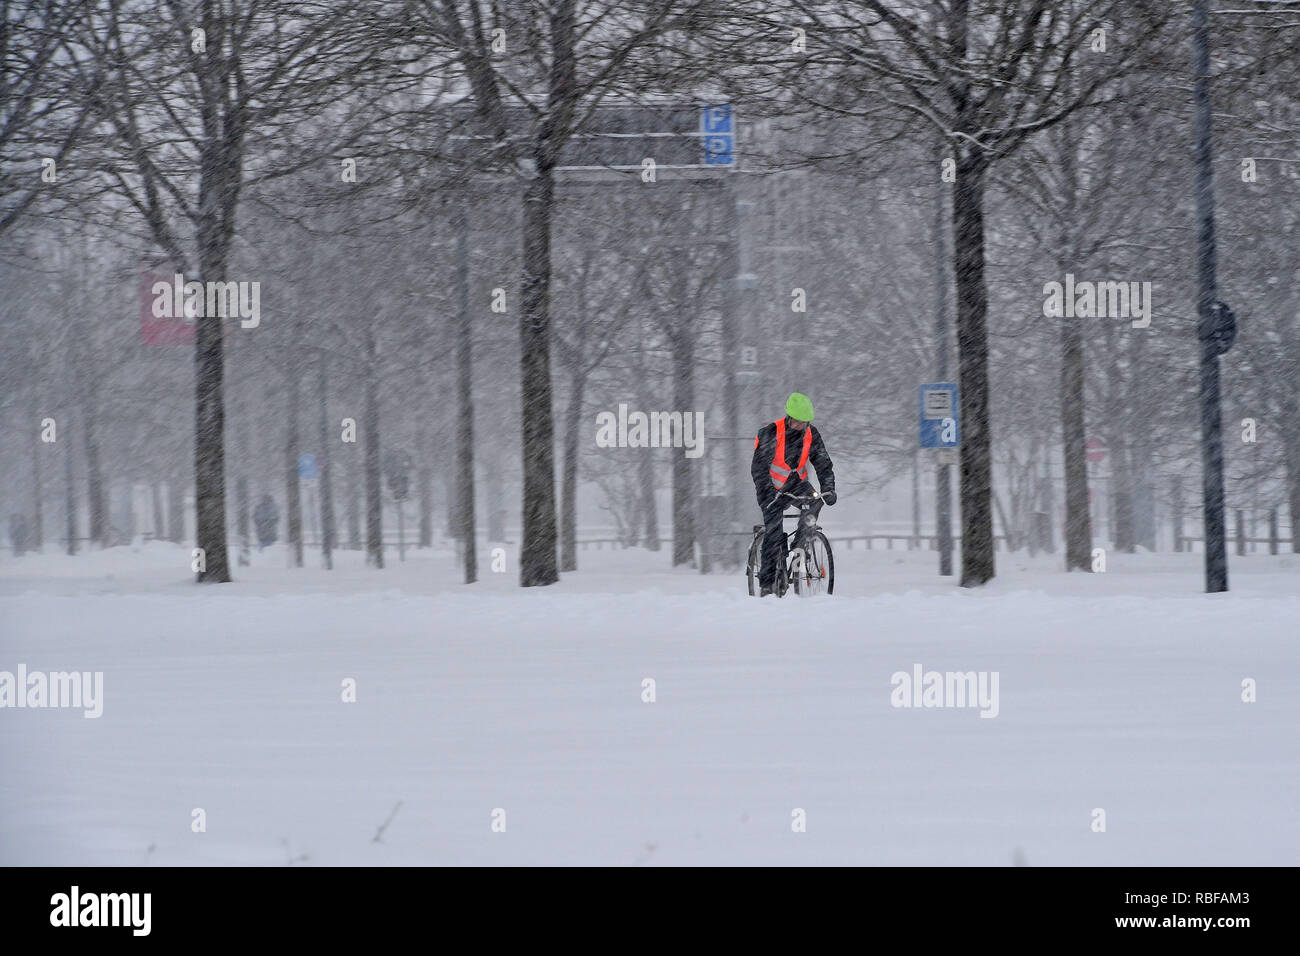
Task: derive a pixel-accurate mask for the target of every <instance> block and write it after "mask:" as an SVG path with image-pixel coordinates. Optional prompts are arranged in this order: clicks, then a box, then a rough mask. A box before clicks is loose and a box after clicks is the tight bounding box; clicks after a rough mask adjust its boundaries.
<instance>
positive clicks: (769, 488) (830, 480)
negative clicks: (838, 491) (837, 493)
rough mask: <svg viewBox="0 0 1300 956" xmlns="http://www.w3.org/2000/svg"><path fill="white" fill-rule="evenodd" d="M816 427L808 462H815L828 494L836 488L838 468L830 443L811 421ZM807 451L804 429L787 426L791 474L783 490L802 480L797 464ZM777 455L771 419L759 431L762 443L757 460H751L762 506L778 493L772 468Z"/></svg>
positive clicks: (821, 481) (823, 487) (755, 458)
mask: <svg viewBox="0 0 1300 956" xmlns="http://www.w3.org/2000/svg"><path fill="white" fill-rule="evenodd" d="M808 427H809V428H811V429H812V447H811V448H809V449H808V464H810V465H812V467H813V469H814V470H815V471H816V472H817V484H818V485H820V486H821V487H820V489H819V490H820V491H821V493H822V494H825V493H826V492H828V491H834V490H835V470H834V467H835V466H834V465H832V464H831V456H830V455H829V454H827V452H826V445H825V444H824V443H823V442H822V436H821V432H819V431H817V427H816V426H815V425H809V426H808ZM802 451H803V432H797V433H796V432H795V431H794V430H793V429H791V428H787V429H786V430H785V463H786V465H787V466H788V467H789V468H790V478H789V480H788V481H786V483H785V488H783V489H782V490H783V491H792V490H793V486H794V485H797V483H798V480H799V479H798V475H796V474H795V471H794V468H795V466H796V465H798V464H799V455H800V453H801V452H802ZM775 455H776V422H768V423H767V424H766V425H764V426H763V427H762V428H760V429H759V431H758V444H757V445H755V447H754V460H753V461H752V462H751V463H750V466H749V473H750V474H751V475H752V476H753V478H754V491H755V492H756V493H757V495H758V504H759V507H764V506H766V505H767V503H768V502H769V501H771V500H772V497H773V495H775V494H776V486H775V485H773V484H772V475H771V474H770V472H769V469H770V468H771V466H772V458H773V457H774V456H775Z"/></svg>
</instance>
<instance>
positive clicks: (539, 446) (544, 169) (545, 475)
mask: <svg viewBox="0 0 1300 956" xmlns="http://www.w3.org/2000/svg"><path fill="white" fill-rule="evenodd" d="M539 152H540V151H539ZM537 160H538V162H537V172H536V176H535V177H534V178H533V179H532V180H530V181H529V183H528V188H527V189H526V190H525V193H524V209H523V234H524V243H523V246H524V247H523V267H524V276H523V288H522V295H521V298H522V300H523V301H522V304H521V311H520V319H519V339H520V353H519V364H520V399H521V402H520V404H521V416H520V417H521V418H522V420H523V421H522V424H523V472H524V488H523V497H524V502H523V504H524V507H523V525H524V526H523V541H522V542H521V543H520V552H519V583H520V585H522V586H523V587H537V586H544V585H547V584H554V583H555V582H556V581H558V580H559V578H560V575H559V568H558V565H557V562H556V553H555V545H556V540H555V538H556V534H555V532H556V528H555V450H554V446H553V443H554V441H555V424H554V419H553V410H552V408H551V354H550V315H549V306H550V301H549V300H550V280H551V206H552V202H553V199H554V192H555V182H554V173H553V171H552V168H551V166H550V161H549V159H547V158H546V157H544V156H540V155H539V156H537Z"/></svg>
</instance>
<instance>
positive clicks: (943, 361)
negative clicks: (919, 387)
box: [934, 189, 952, 577]
mask: <svg viewBox="0 0 1300 956" xmlns="http://www.w3.org/2000/svg"><path fill="white" fill-rule="evenodd" d="M943 195H944V194H943V190H942V189H940V190H938V192H937V193H936V198H935V202H934V342H935V365H936V366H937V368H936V370H935V371H936V373H937V374H938V380H939V381H940V382H946V381H948V271H947V249H946V246H947V243H946V242H945V241H944V222H945V221H946V218H947V215H948V213H947V210H946V209H945V208H944V205H945V204H944V201H943ZM934 499H935V509H934V519H935V524H936V525H937V527H936V528H935V532H936V534H937V535H938V536H939V542H938V544H939V574H941V575H943V576H946V577H951V576H952V468H951V466H949V465H940V466H939V472H938V474H936V475H935V480H934Z"/></svg>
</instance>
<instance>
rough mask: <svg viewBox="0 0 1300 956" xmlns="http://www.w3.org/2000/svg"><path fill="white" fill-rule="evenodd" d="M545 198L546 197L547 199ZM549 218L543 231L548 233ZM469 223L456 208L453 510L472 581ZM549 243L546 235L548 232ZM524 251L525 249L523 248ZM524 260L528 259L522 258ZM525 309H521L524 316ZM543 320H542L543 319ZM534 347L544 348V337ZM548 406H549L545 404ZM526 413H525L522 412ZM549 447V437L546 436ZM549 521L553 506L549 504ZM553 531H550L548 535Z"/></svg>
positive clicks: (474, 553) (474, 570) (474, 565)
mask: <svg viewBox="0 0 1300 956" xmlns="http://www.w3.org/2000/svg"><path fill="white" fill-rule="evenodd" d="M548 201H549V199H548ZM549 230H550V226H549V221H548V224H547V231H548V234H549ZM468 233H469V226H468V222H467V220H466V214H465V210H464V209H463V208H462V209H458V210H457V211H456V286H457V289H458V291H459V299H460V309H459V312H460V314H459V316H458V321H457V325H458V328H457V334H456V387H457V389H458V391H459V392H460V415H459V416H458V418H457V429H456V445H457V448H456V457H457V466H458V467H457V469H456V479H457V480H456V486H457V487H456V498H457V501H456V510H457V514H458V516H459V526H460V527H459V529H458V532H459V535H460V541H461V557H462V559H463V560H464V562H465V583H466V584H473V583H474V582H475V581H477V580H478V551H477V537H478V525H477V522H476V521H475V516H474V323H473V321H472V320H471V318H470V310H469V235H468ZM548 242H549V235H548ZM525 251H526V250H525ZM549 256H550V253H549V250H548V252H547V262H546V271H547V273H548V275H549V272H550V259H549ZM525 261H528V259H527V257H525ZM541 308H542V314H543V316H544V315H545V311H546V303H545V301H543V302H542V306H541ZM526 314H527V310H525V315H526ZM543 321H545V320H543ZM544 338H545V337H544V336H543V341H542V342H541V343H540V344H539V345H538V346H537V347H539V348H541V349H543V350H545V349H546V348H547V343H546V342H545V340H544ZM546 377H547V383H546V387H547V392H548V394H549V391H550V370H549V368H548V369H547V370H546ZM547 408H548V409H549V408H550V405H549V404H548V405H547ZM524 414H525V416H527V414H528V412H527V411H525V412H524ZM548 447H549V439H548ZM554 480H555V478H554V475H552V476H551V482H552V494H554ZM551 518H552V522H553V521H554V505H552V515H551ZM553 536H554V530H552V537H553ZM554 559H555V544H554V541H552V543H551V560H552V561H554Z"/></svg>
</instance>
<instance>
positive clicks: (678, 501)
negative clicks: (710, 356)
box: [672, 326, 701, 567]
mask: <svg viewBox="0 0 1300 956" xmlns="http://www.w3.org/2000/svg"><path fill="white" fill-rule="evenodd" d="M673 407H674V408H675V409H677V410H678V411H680V412H681V413H682V428H683V431H684V430H685V428H686V418H687V416H692V417H693V413H692V411H691V410H692V409H693V408H695V336H694V330H693V329H691V328H689V327H685V328H684V327H680V326H679V335H678V336H677V341H676V342H674V343H673ZM693 437H694V439H695V440H696V441H697V442H698V441H700V440H701V436H700V435H694V436H693ZM672 454H673V477H672V482H673V567H677V566H678V565H679V564H690V565H694V564H695V483H694V481H693V480H692V479H693V478H694V472H693V471H692V468H693V467H694V465H695V462H697V461H699V460H700V459H698V458H694V459H692V458H687V457H686V453H685V449H683V450H682V451H680V452H679V451H676V450H674V451H673V453H672Z"/></svg>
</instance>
